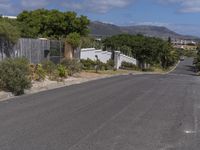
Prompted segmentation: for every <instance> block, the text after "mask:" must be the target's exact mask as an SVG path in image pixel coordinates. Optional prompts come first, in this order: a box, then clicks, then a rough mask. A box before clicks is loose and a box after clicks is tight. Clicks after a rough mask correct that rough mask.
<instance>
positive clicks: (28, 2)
mask: <svg viewBox="0 0 200 150" xmlns="http://www.w3.org/2000/svg"><path fill="white" fill-rule="evenodd" d="M49 3H50V1H49V0H21V6H22V8H25V9H27V8H29V9H35V8H43V7H46V6H48V5H49Z"/></svg>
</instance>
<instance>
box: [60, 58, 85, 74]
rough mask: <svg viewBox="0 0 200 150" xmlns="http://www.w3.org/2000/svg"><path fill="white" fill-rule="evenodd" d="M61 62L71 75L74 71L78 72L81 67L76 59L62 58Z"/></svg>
mask: <svg viewBox="0 0 200 150" xmlns="http://www.w3.org/2000/svg"><path fill="white" fill-rule="evenodd" d="M61 64H62V65H63V66H64V67H65V68H66V69H67V70H68V74H69V75H70V76H72V75H73V74H74V73H78V72H80V71H81V69H82V64H81V63H80V62H79V61H78V60H76V59H72V60H70V59H63V60H62V61H61Z"/></svg>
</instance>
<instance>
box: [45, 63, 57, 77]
mask: <svg viewBox="0 0 200 150" xmlns="http://www.w3.org/2000/svg"><path fill="white" fill-rule="evenodd" d="M42 68H43V69H44V70H45V72H46V73H47V74H48V75H49V76H51V75H52V74H53V73H54V71H55V70H56V65H55V64H54V63H53V62H52V61H49V60H47V61H44V62H42Z"/></svg>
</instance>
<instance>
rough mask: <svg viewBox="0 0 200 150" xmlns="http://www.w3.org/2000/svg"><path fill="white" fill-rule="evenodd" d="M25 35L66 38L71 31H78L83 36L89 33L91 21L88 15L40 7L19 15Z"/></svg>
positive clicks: (23, 34) (18, 19) (18, 18)
mask: <svg viewBox="0 0 200 150" xmlns="http://www.w3.org/2000/svg"><path fill="white" fill-rule="evenodd" d="M17 21H18V22H19V23H20V26H21V32H22V36H23V37H32V38H37V37H49V38H53V39H59V38H66V36H67V35H68V34H70V33H73V32H77V33H79V34H80V35H81V36H85V35H87V34H88V33H89V30H88V25H89V23H90V21H89V20H88V18H87V17H86V16H77V14H76V13H75V12H61V11H58V10H46V9H38V10H34V11H23V12H22V13H20V14H19V15H18V17H17Z"/></svg>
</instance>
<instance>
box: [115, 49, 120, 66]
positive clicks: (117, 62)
mask: <svg viewBox="0 0 200 150" xmlns="http://www.w3.org/2000/svg"><path fill="white" fill-rule="evenodd" d="M119 67H120V51H114V69H116V70H118V69H119Z"/></svg>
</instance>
